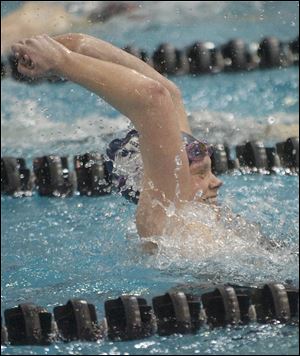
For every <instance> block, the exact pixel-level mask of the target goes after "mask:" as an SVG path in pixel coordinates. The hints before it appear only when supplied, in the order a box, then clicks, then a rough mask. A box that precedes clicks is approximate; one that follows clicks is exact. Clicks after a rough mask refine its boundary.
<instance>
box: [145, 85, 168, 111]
mask: <svg viewBox="0 0 300 356" xmlns="http://www.w3.org/2000/svg"><path fill="white" fill-rule="evenodd" d="M143 91H144V93H145V96H146V99H147V100H146V102H147V103H148V104H149V105H150V106H152V107H153V104H154V105H155V104H156V105H157V104H161V103H163V102H169V101H170V100H171V94H170V92H169V90H168V89H167V88H166V87H165V86H164V85H162V84H160V83H159V82H157V81H155V80H149V81H148V82H147V83H146V84H145V86H144V88H143Z"/></svg>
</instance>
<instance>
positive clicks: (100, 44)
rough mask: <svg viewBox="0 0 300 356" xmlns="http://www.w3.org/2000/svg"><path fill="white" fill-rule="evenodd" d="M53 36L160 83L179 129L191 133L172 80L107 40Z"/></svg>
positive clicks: (81, 36) (86, 36) (72, 35)
mask: <svg viewBox="0 0 300 356" xmlns="http://www.w3.org/2000/svg"><path fill="white" fill-rule="evenodd" d="M53 38H54V39H55V40H56V41H58V42H59V43H61V44H63V45H64V46H66V47H67V48H69V49H70V50H71V51H73V52H77V53H80V54H83V55H85V56H89V57H93V58H97V59H101V60H102V61H106V62H112V63H115V64H120V65H122V66H124V67H127V68H130V69H134V70H136V71H137V72H139V73H141V74H143V75H145V76H147V77H148V78H151V79H153V80H155V81H157V82H158V83H160V84H162V85H163V86H164V87H165V88H166V89H168V91H169V93H170V95H171V98H172V101H173V104H174V109H175V116H176V117H177V120H178V123H179V127H180V130H181V131H185V132H187V133H191V129H190V126H189V123H188V118H187V114H186V111H185V109H184V105H183V102H182V97H181V92H180V90H179V89H178V88H177V86H176V85H175V84H174V83H173V82H172V81H170V80H168V79H167V78H166V77H164V76H163V75H161V74H160V73H158V72H157V71H156V70H155V69H153V68H152V67H151V66H149V65H148V64H147V63H145V62H143V61H142V60H141V59H139V58H137V57H135V56H133V55H131V54H130V53H127V52H126V51H123V50H122V49H120V48H118V47H115V46H113V45H112V44H110V43H108V42H105V41H103V40H101V39H98V38H95V37H92V36H89V35H85V34H82V33H68V34H65V35H59V36H55V37H53Z"/></svg>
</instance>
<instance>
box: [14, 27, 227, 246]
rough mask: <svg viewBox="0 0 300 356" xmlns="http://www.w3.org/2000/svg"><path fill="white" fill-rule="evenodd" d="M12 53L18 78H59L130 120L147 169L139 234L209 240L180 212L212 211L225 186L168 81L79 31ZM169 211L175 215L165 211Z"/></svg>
mask: <svg viewBox="0 0 300 356" xmlns="http://www.w3.org/2000/svg"><path fill="white" fill-rule="evenodd" d="M12 53H13V55H14V56H15V57H16V58H17V60H18V61H19V64H18V70H19V72H21V73H22V74H23V75H26V76H28V77H31V78H34V79H36V78H41V77H45V76H49V75H50V76H52V75H55V76H62V77H64V78H66V79H68V80H70V81H73V82H75V83H77V84H79V85H81V86H83V87H85V88H86V89H88V90H90V91H92V92H94V93H96V94H97V95H99V96H100V97H101V98H103V99H104V100H105V101H106V102H108V103H109V104H110V105H112V106H113V107H114V108H115V109H117V110H118V111H119V112H120V113H122V114H124V115H125V116H127V117H128V118H129V119H130V120H131V122H132V124H133V126H134V127H135V129H136V130H137V131H138V133H139V144H140V150H141V156H142V161H143V167H144V175H143V184H142V189H141V192H140V197H139V202H138V205H137V212H136V224H137V230H138V233H139V235H140V236H141V237H152V236H159V235H163V234H166V235H172V233H173V232H176V231H178V230H181V229H182V226H186V230H185V232H184V234H185V233H186V234H190V233H195V232H197V234H198V235H199V237H201V238H202V239H203V241H204V242H207V243H209V242H212V241H213V239H214V237H213V234H212V233H211V231H210V230H209V228H208V227H207V226H206V225H205V224H204V223H203V222H202V221H190V222H189V221H185V220H184V218H183V216H184V215H181V214H180V211H182V210H184V209H185V207H186V206H187V205H188V204H191V203H192V204H195V202H200V203H203V204H201V205H202V206H207V209H209V205H211V204H214V203H215V202H216V199H217V195H218V190H219V188H220V187H221V185H222V182H221V181H220V180H219V179H218V178H217V177H216V176H215V175H214V174H213V173H212V171H211V158H210V156H211V154H212V151H211V147H210V146H209V145H208V144H207V143H206V142H203V141H201V140H198V139H196V138H194V137H193V136H192V134H191V130H190V127H189V123H188V120H187V115H186V112H185V109H184V106H183V102H182V98H181V93H180V90H179V89H178V88H177V87H176V86H175V84H174V83H173V82H171V81H169V80H168V79H167V78H165V77H164V76H162V75H160V74H159V73H158V72H156V71H155V70H154V69H153V68H151V67H150V66H148V65H147V64H146V63H144V62H143V61H141V60H139V59H138V58H136V57H134V56H132V55H131V54H129V53H126V52H125V51H123V50H121V49H119V48H116V47H114V46H112V45H111V44H109V43H107V42H104V41H102V40H100V39H97V38H94V37H91V36H87V35H83V34H66V35H61V36H57V37H54V38H52V37H49V36H48V35H41V36H37V37H32V38H28V39H24V40H22V41H19V42H17V43H15V44H14V45H13V46H12ZM170 207H172V209H173V210H174V211H175V213H172V214H170V213H169V208H170ZM174 211H173V212H174ZM176 212H178V214H177V213H176ZM208 214H210V213H209V212H208ZM183 237H184V236H183Z"/></svg>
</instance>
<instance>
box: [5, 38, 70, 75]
mask: <svg viewBox="0 0 300 356" xmlns="http://www.w3.org/2000/svg"><path fill="white" fill-rule="evenodd" d="M11 50H12V53H13V55H14V56H15V57H16V58H17V59H18V71H19V72H20V73H21V74H23V75H25V76H27V77H30V78H40V77H45V76H49V75H59V67H60V65H61V64H62V63H63V62H64V61H65V59H66V57H67V56H68V54H70V53H71V52H70V51H69V50H68V49H67V48H66V47H64V46H63V45H62V44H60V43H58V42H57V41H55V40H54V39H52V38H51V37H49V36H48V35H41V36H36V37H32V38H29V39H25V40H22V41H19V42H17V43H16V44H14V45H13V46H12V47H11Z"/></svg>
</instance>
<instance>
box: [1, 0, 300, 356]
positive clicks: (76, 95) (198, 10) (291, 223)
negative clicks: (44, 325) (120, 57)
mask: <svg viewBox="0 0 300 356" xmlns="http://www.w3.org/2000/svg"><path fill="white" fill-rule="evenodd" d="M3 3H4V5H3ZM16 3H19V2H16ZM141 4H142V8H141V10H140V11H141V13H143V11H148V12H149V13H150V15H149V17H148V18H146V20H145V19H143V20H142V21H141V20H140V19H139V18H138V17H137V18H136V19H131V20H130V21H128V20H127V19H115V20H114V19H112V20H111V21H110V22H108V23H107V24H105V26H102V27H100V25H99V26H98V25H95V26H93V27H91V28H89V29H88V31H86V32H88V33H91V34H94V35H99V36H101V37H102V38H104V39H106V40H109V41H112V42H113V43H114V44H117V45H120V46H124V45H127V44H130V43H133V44H135V45H136V46H137V47H140V48H145V49H146V50H149V52H150V53H152V52H153V51H154V48H155V46H157V45H158V44H160V42H161V40H162V39H163V41H164V42H165V41H166V42H170V43H175V44H176V46H178V47H181V48H183V47H184V46H186V45H189V44H191V43H193V42H194V41H195V40H199V39H204V40H210V41H213V42H215V43H217V44H220V43H224V42H226V41H227V40H228V39H230V38H233V37H236V36H237V35H238V36H239V37H242V38H244V39H245V41H258V40H259V39H260V38H261V36H265V35H270V34H271V35H275V36H278V37H279V38H280V39H282V40H290V39H291V38H294V37H296V36H297V35H298V17H296V15H295V14H297V13H298V3H297V2H293V1H292V2H284V3H283V2H274V3H271V4H268V3H267V2H249V3H247V4H246V5H244V4H242V2H235V3H233V2H226V3H223V2H219V3H212V2H202V3H199V4H195V3H194V2H188V3H187V4H182V3H179V4H178V5H176V4H175V3H173V4H172V5H170V4H166V3H164V2H159V3H158V4H157V5H154V4H153V5H152V6H151V8H147V6H149V5H147V4H144V3H141ZM13 5H15V4H13ZM13 5H7V4H5V2H2V3H1V12H2V11H3V12H2V13H5V11H8V10H10V8H9V6H13ZM171 10H172V11H171ZM148 20H149V21H148ZM298 77H299V75H298V68H297V67H291V68H287V69H283V70H268V71H256V72H251V73H240V74H224V73H223V74H219V75H216V76H201V77H196V78H193V77H190V76H183V77H175V78H174V80H175V82H176V83H177V84H178V86H179V87H180V88H181V89H182V91H183V97H184V101H185V104H186V106H187V109H188V110H189V111H190V113H191V114H192V116H193V119H192V125H193V129H194V131H195V133H196V134H198V135H201V136H205V137H209V138H210V140H211V141H212V142H219V140H220V139H222V140H229V139H230V140H231V142H232V143H233V144H237V143H240V142H241V141H243V140H244V139H246V138H263V139H264V141H265V142H269V143H274V142H277V141H279V140H280V139H285V138H286V137H285V136H284V135H286V134H287V133H286V132H287V131H288V130H291V129H293V130H295V128H294V126H292V125H297V124H298V105H299V99H298ZM1 94H2V106H1V128H2V130H1V131H2V132H1V155H2V156H7V155H13V156H18V157H24V158H26V160H27V164H28V166H30V164H31V161H32V159H33V158H34V157H36V156H41V155H44V154H50V153H55V154H59V155H69V158H70V162H71V159H72V157H73V155H75V154H82V153H85V152H87V151H88V150H97V151H99V152H103V151H104V149H105V147H106V145H107V143H108V142H109V141H110V140H111V139H112V138H115V137H118V136H120V135H122V134H123V133H124V132H126V131H127V129H128V121H126V120H125V119H124V118H122V117H120V115H119V114H118V113H117V112H116V111H114V110H113V109H111V108H110V107H109V106H108V105H107V104H105V103H104V102H103V101H102V100H100V99H99V98H97V97H96V96H95V95H92V94H90V93H88V92H86V91H85V90H83V89H81V88H79V87H77V86H75V85H73V84H71V83H64V84H55V85H54V84H52V85H50V84H41V85H39V86H27V85H25V84H20V83H16V82H14V81H12V80H10V79H5V80H4V81H2V82H1ZM82 103H84V104H82ZM208 125H209V131H208V130H206V129H207V126H208ZM95 133H96V134H95ZM289 133H290V131H289V132H288V134H289ZM287 137H288V136H287ZM222 179H223V180H224V183H225V184H224V187H223V188H222V190H221V193H220V201H221V203H223V204H224V205H228V206H229V207H230V208H231V209H232V210H233V211H234V212H235V213H239V214H241V215H242V216H243V217H245V218H246V219H247V220H249V221H251V222H255V223H256V224H260V225H261V229H262V231H263V233H264V234H265V235H266V236H268V237H270V238H272V239H275V240H280V241H284V243H285V245H286V246H285V247H283V248H282V249H281V250H280V253H274V254H273V253H269V254H268V253H265V254H261V253H260V251H256V250H254V249H251V248H249V247H248V246H247V245H245V246H244V249H243V250H240V249H237V250H236V251H234V250H230V251H229V250H227V251H226V252H225V253H223V254H219V255H218V254H216V255H214V256H213V257H209V256H208V257H207V258H205V259H203V258H199V257H198V256H195V255H193V254H192V249H191V251H190V253H191V254H190V258H183V257H181V256H180V255H179V254H178V253H177V254H176V246H171V247H170V248H169V250H162V251H161V253H159V254H158V255H155V256H148V255H145V254H144V253H143V252H142V249H141V246H140V244H139V240H138V237H137V234H136V230H135V226H134V220H133V219H134V212H135V206H134V205H133V204H131V203H129V202H128V201H126V200H125V199H123V198H122V197H120V196H119V195H117V194H113V195H109V196H105V197H101V198H88V197H79V196H74V197H71V198H66V199H48V198H41V197H39V196H38V195H33V196H32V197H27V198H23V199H13V198H11V197H7V196H1V206H2V209H1V222H2V229H1V232H2V238H1V247H2V258H1V271H2V273H1V304H2V310H4V309H6V308H10V307H12V306H14V305H16V304H19V303H21V302H28V301H32V302H34V303H36V304H38V305H42V306H44V307H47V309H48V310H51V309H53V307H54V306H57V305H59V304H65V303H66V301H67V300H68V299H69V298H70V297H79V298H84V299H87V300H88V301H89V302H91V303H93V304H95V305H96V307H97V312H98V316H99V318H101V317H103V316H104V309H103V305H104V302H105V300H107V299H110V298H117V297H118V296H119V295H121V294H137V295H141V296H143V297H145V298H147V299H148V300H149V301H150V300H151V298H152V297H154V296H157V295H161V294H164V293H165V292H166V291H167V290H168V289H169V288H171V287H174V286H176V285H178V284H189V283H191V284H197V283H206V282H220V283H224V282H231V283H238V284H248V283H250V284H259V283H265V282H269V281H273V280H276V281H279V282H284V281H285V280H289V281H291V282H292V283H293V284H294V285H297V286H298V285H299V277H298V276H299V275H298V257H297V255H295V253H293V252H296V251H298V239H297V237H298V235H299V222H298V206H299V198H298V196H299V186H298V183H299V178H298V176H281V175H274V176H263V175H245V176H243V175H234V176H229V175H224V176H222ZM245 236H246V237H247V238H251V230H250V231H246V230H245ZM241 251H242V252H243V253H241ZM1 351H2V353H3V354H96V353H97V354H126V353H127V354H297V353H298V328H296V327H294V326H288V325H281V324H278V325H259V324H253V325H248V326H243V327H237V328H216V329H214V330H212V331H209V330H207V329H205V328H203V329H200V331H199V332H198V333H197V334H196V335H186V336H178V335H174V336H170V337H159V336H153V337H151V338H148V339H143V340H137V341H131V342H122V343H120V342H109V341H100V342H98V343H82V342H73V343H69V344H62V343H57V344H54V345H52V346H49V347H12V346H9V347H5V348H2V350H1Z"/></svg>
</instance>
